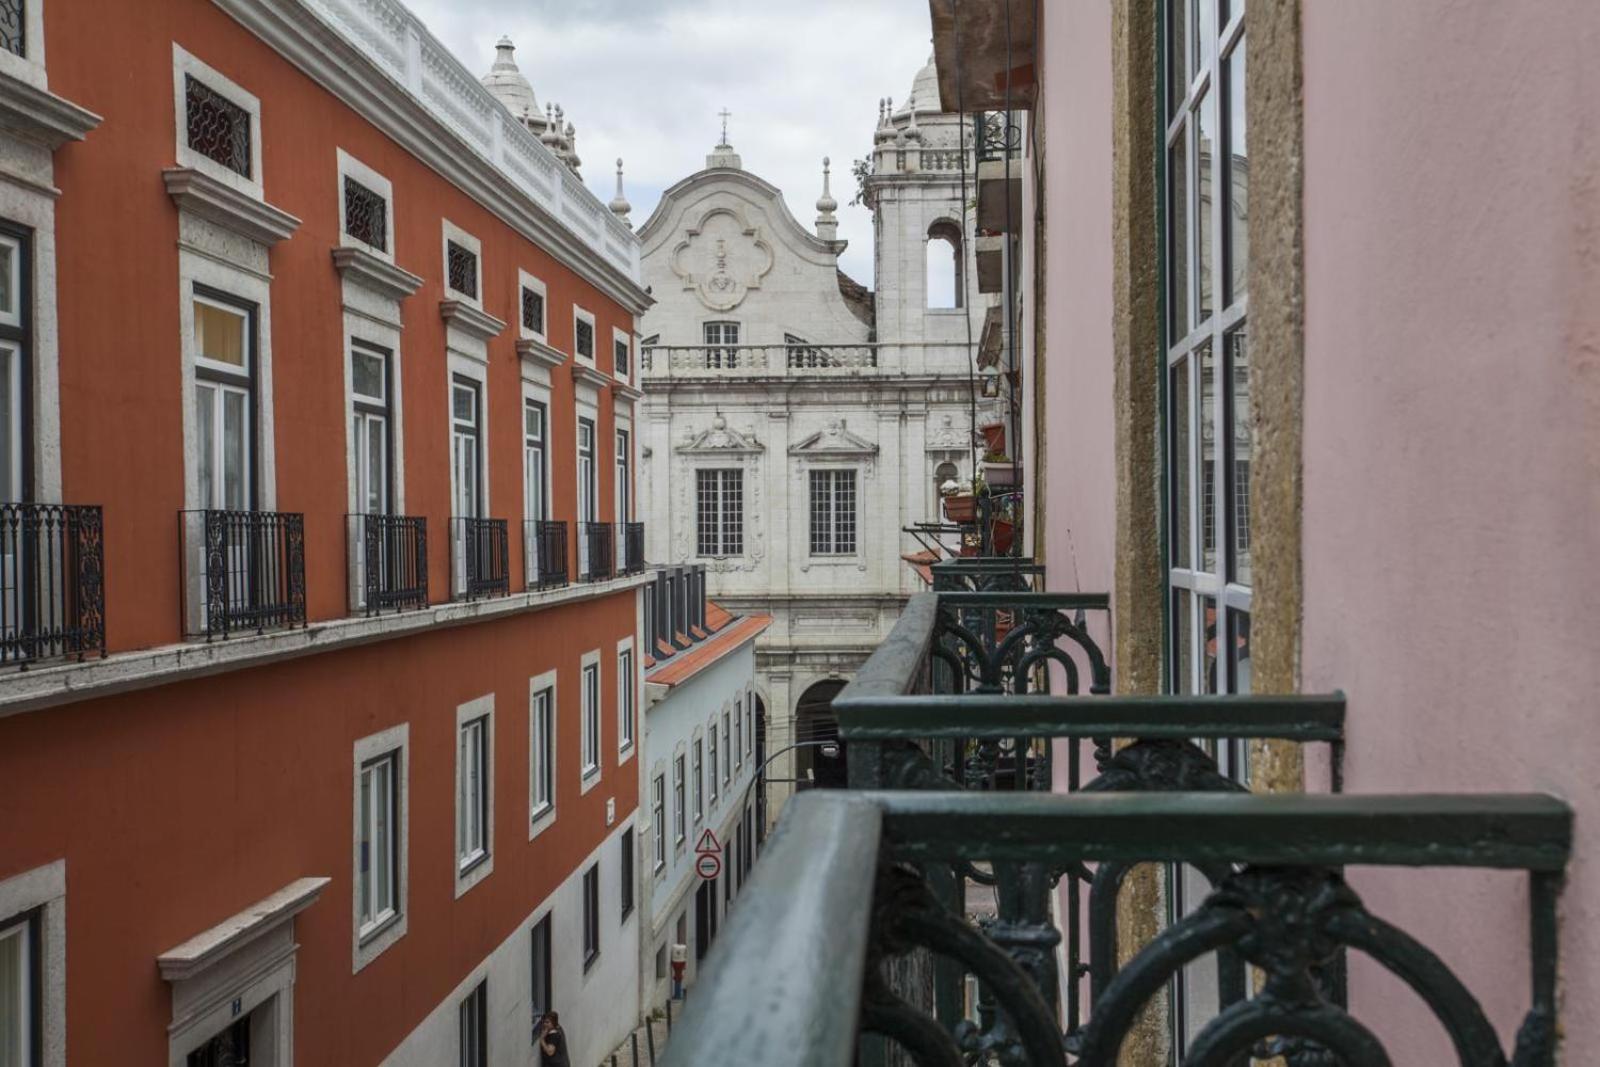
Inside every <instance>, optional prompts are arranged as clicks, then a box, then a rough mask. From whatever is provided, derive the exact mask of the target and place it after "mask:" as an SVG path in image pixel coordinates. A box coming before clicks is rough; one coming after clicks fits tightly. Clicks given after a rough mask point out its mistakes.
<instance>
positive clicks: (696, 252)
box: [669, 204, 776, 311]
mask: <svg viewBox="0 0 1600 1067" xmlns="http://www.w3.org/2000/svg"><path fill="white" fill-rule="evenodd" d="M669 262H670V263H671V266H672V270H673V272H674V273H675V274H677V275H678V277H679V278H681V279H682V280H683V287H684V288H685V289H688V290H692V291H694V293H695V294H696V295H697V296H699V298H700V302H701V303H702V304H704V305H705V306H706V307H708V308H710V309H711V310H713V311H731V310H732V309H733V308H736V307H738V306H739V305H740V304H741V303H743V302H744V298H745V295H746V294H747V293H749V292H750V290H752V289H759V288H761V281H762V279H763V278H765V277H766V276H767V274H768V273H769V272H770V271H771V270H772V268H773V265H774V263H775V262H776V257H775V256H774V254H773V251H772V246H771V245H770V244H769V243H768V242H767V240H766V238H765V237H764V236H763V235H762V233H761V229H760V227H759V226H756V225H755V224H753V223H752V222H751V221H750V220H749V219H748V218H747V217H746V212H745V210H744V209H743V208H742V207H730V206H728V205H725V204H719V205H717V206H715V207H712V208H711V209H709V210H708V211H706V212H705V214H704V215H702V216H701V217H700V220H699V222H698V223H696V224H695V225H693V226H690V227H689V228H688V229H687V230H685V231H684V239H683V240H682V241H680V242H678V245H677V247H676V248H674V249H673V250H672V258H671V259H670V261H669Z"/></svg>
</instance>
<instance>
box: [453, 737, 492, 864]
mask: <svg viewBox="0 0 1600 1067" xmlns="http://www.w3.org/2000/svg"><path fill="white" fill-rule="evenodd" d="M456 743H457V746H458V748H459V751H458V753H457V760H458V761H459V762H458V764H457V768H458V770H457V774H458V777H459V781H458V782H457V786H456V788H457V792H456V866H457V868H458V869H459V870H461V871H463V872H465V871H469V870H471V869H472V868H473V867H476V866H477V865H478V864H479V863H482V862H483V861H484V860H485V859H487V858H488V855H489V831H488V826H489V717H488V716H487V715H480V716H478V717H477V718H475V719H470V720H468V721H467V722H464V723H462V724H461V729H460V731H459V737H458V738H457V741H456Z"/></svg>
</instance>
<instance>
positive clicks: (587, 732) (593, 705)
mask: <svg viewBox="0 0 1600 1067" xmlns="http://www.w3.org/2000/svg"><path fill="white" fill-rule="evenodd" d="M581 688H582V703H583V709H582V710H583V776H584V777H585V778H589V777H592V776H593V775H596V774H599V773H600V664H598V663H586V664H584V665H583V684H582V687H581Z"/></svg>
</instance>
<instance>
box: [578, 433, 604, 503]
mask: <svg viewBox="0 0 1600 1067" xmlns="http://www.w3.org/2000/svg"><path fill="white" fill-rule="evenodd" d="M594 450H595V440H594V420H593V419H583V418H580V419H579V420H578V519H579V521H581V522H595V521H596V520H598V519H599V517H600V514H599V506H600V505H599V499H598V494H597V492H596V485H595V464H594V460H595V454H594Z"/></svg>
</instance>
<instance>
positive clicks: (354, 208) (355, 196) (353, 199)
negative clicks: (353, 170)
mask: <svg viewBox="0 0 1600 1067" xmlns="http://www.w3.org/2000/svg"><path fill="white" fill-rule="evenodd" d="M344 232H345V233H346V234H348V235H349V236H351V237H354V238H355V239H356V240H358V241H360V242H361V243H362V244H365V245H371V246H372V247H373V248H376V249H377V250H378V251H380V252H387V251H388V250H389V204H388V202H387V201H386V200H384V198H383V194H381V193H376V192H373V191H372V190H371V189H368V188H367V187H366V186H365V185H362V184H361V183H360V182H358V181H356V180H355V179H354V178H351V177H348V176H346V178H345V180H344Z"/></svg>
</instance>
